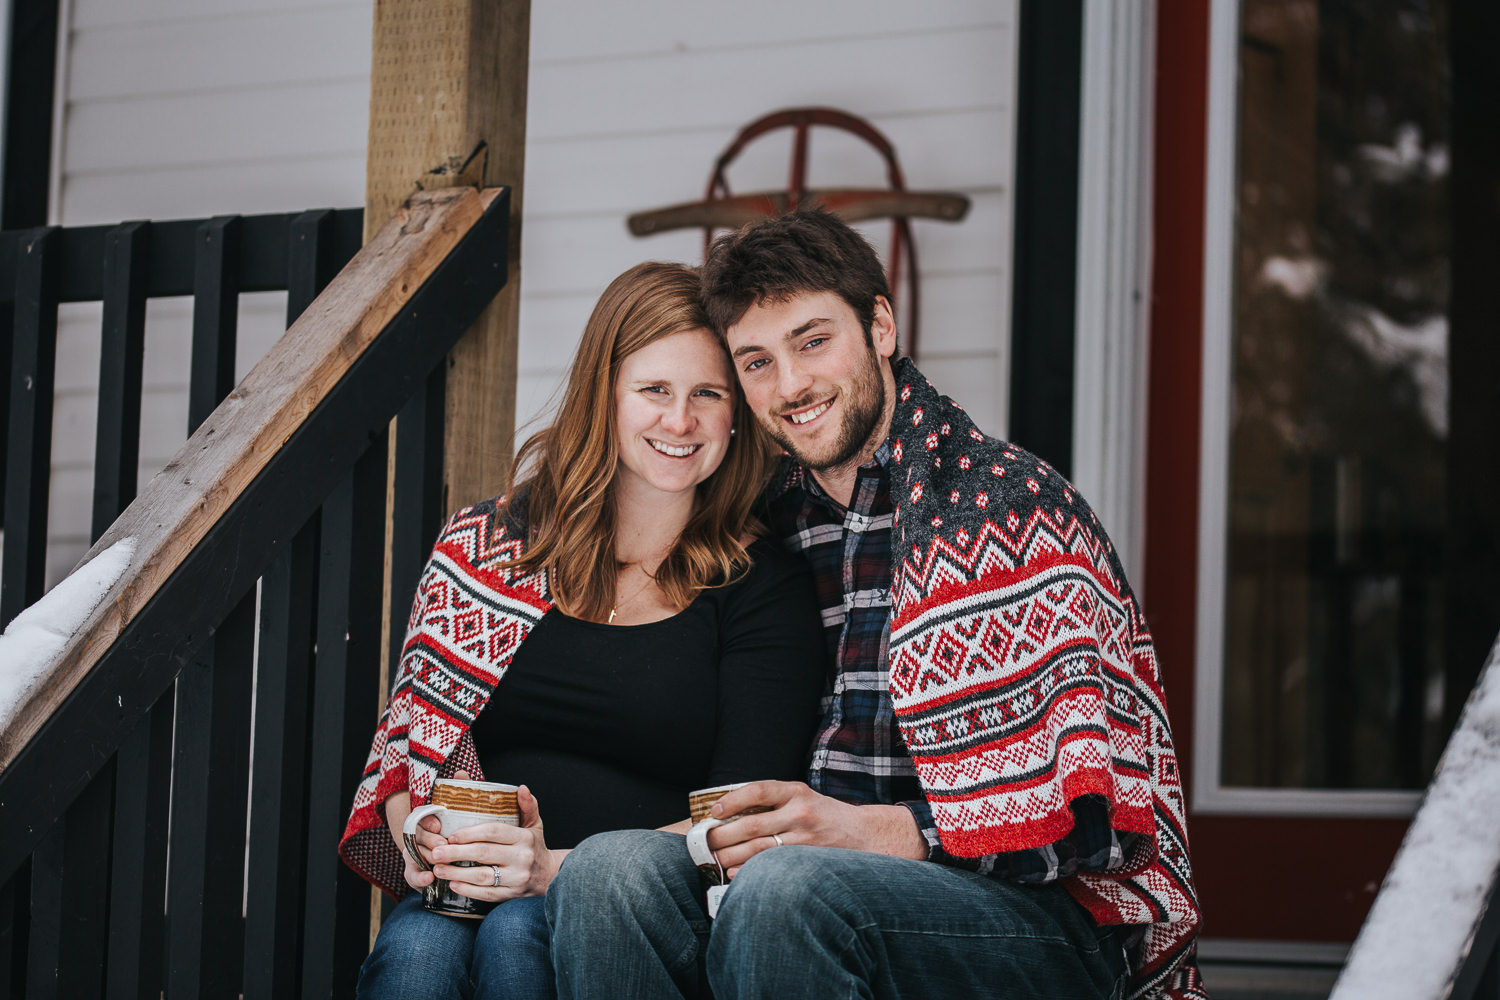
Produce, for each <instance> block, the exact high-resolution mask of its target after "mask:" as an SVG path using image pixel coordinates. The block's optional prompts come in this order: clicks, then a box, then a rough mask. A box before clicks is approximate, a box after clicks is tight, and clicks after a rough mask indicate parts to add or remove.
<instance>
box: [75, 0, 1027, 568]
mask: <svg viewBox="0 0 1500 1000" xmlns="http://www.w3.org/2000/svg"><path fill="white" fill-rule="evenodd" d="M371 23H372V3H371V0H352V2H351V0H295V2H294V0H72V4H71V11H70V24H69V30H68V31H67V32H66V44H65V48H64V53H63V55H64V60H65V63H64V80H65V88H66V94H65V101H66V103H65V105H64V108H63V114H62V117H61V123H62V127H61V129H60V130H59V136H58V139H57V143H58V154H59V170H58V176H57V183H56V185H55V188H56V189H55V190H54V192H53V213H52V214H53V218H54V219H55V220H56V221H58V222H60V223H61V224H64V225H86V224H98V223H108V222H116V221H120V220H123V219H138V218H151V219H165V218H185V217H197V216H210V215H218V214H225V213H232V212H238V213H247V214H248V213H259V212H280V211H296V210H300V209H304V208H313V207H348V206H355V205H359V204H361V203H362V202H363V199H364V162H365V145H366V135H367V127H368V117H369V113H368V105H369V96H368V86H369V56H370V31H371ZM1014 24H1015V3H1014V0H1007V2H999V3H997V2H994V0H941V2H934V3H925V4H911V3H908V2H904V0H877V2H866V3H861V4H859V5H851V4H843V3H812V4H809V3H806V2H805V0H766V2H758V3H755V4H702V3H694V2H692V0H642V2H636V3H631V4H619V3H611V2H608V0H537V2H535V3H534V4H533V7H532V55H531V68H532V72H531V80H530V84H529V108H528V114H529V120H528V123H527V124H528V144H527V176H526V191H525V219H524V229H523V233H522V239H523V243H522V295H521V326H522V335H521V342H520V384H519V386H518V401H517V416H518V423H521V424H523V425H524V424H525V422H527V421H528V420H534V419H535V418H536V417H537V416H538V415H539V414H542V413H544V412H545V409H546V407H547V405H548V402H549V400H550V398H551V397H552V395H553V393H554V391H555V389H556V387H557V385H558V383H559V381H560V379H561V377H562V376H563V374H564V372H565V368H566V365H567V362H568V359H569V357H570V356H571V354H572V351H573V349H574V346H575V345H576V342H577V338H578V336H579V334H580V332H581V330H582V327H583V323H584V321H585V319H586V318H587V316H588V312H589V310H590V308H591V307H592V305H593V302H594V299H595V298H596V297H597V295H598V294H599V292H600V291H601V290H602V289H603V287H604V286H605V285H606V284H607V283H608V282H609V281H610V279H612V278H613V277H614V276H615V275H616V274H618V273H619V272H620V271H622V270H624V269H625V268H626V267H629V266H630V265H632V264H634V263H635V262H637V261H639V260H641V259H644V258H648V257H655V258H662V259H674V260H686V261H693V262H696V261H697V260H698V259H699V257H700V256H701V250H702V238H701V234H700V233H698V232H680V233H670V234H663V235H658V236H653V237H650V238H647V239H636V238H633V237H631V236H630V235H629V233H628V232H627V230H626V228H625V217H626V216H627V215H629V214H630V213H632V212H636V211H641V210H643V209H649V208H656V207H661V206H663V205H666V204H670V203H674V202H681V201H690V200H693V199H696V198H698V197H701V195H702V193H703V188H704V186H705V184H706V182H707V179H708V172H709V170H710V168H711V166H712V163H713V160H714V159H715V157H717V155H718V154H719V152H720V151H721V150H722V149H723V147H724V146H725V145H726V144H727V143H728V142H729V141H730V139H731V138H732V137H733V136H734V134H735V133H736V132H737V131H738V130H739V129H740V128H741V127H742V126H743V125H745V124H746V123H748V122H749V121H750V120H752V119H754V118H756V117H758V116H760V115H762V114H765V113H767V112H770V111H773V110H776V109H778V108H782V107H787V106H793V105H827V106H832V107H838V108H841V109H843V110H847V111H850V112H853V113H855V114H858V115H861V116H863V117H866V118H868V119H869V120H870V121H871V122H873V123H874V124H875V126H876V127H877V128H879V129H880V130H882V131H883V132H884V133H885V134H886V135H887V136H888V137H889V138H890V139H891V140H892V142H893V143H894V144H895V146H896V148H897V151H898V153H899V155H900V156H901V160H902V166H903V168H904V170H905V173H906V177H907V181H908V184H909V185H910V186H911V187H913V188H916V189H925V190H955V191H960V192H963V193H966V194H968V195H970V196H971V197H972V198H973V199H974V208H973V210H972V212H971V214H970V217H969V218H968V219H967V220H966V221H965V222H963V223H962V224H959V225H956V226H954V225H947V224H943V223H937V222H918V223H916V239H917V244H918V250H919V253H920V260H921V263H922V265H923V288H922V292H923V316H922V323H923V330H922V353H923V356H924V358H925V359H926V361H925V362H924V367H925V368H926V369H927V371H928V373H929V374H930V375H932V376H933V378H934V380H935V381H937V382H938V384H939V385H940V386H941V387H942V388H943V389H945V390H946V391H948V392H950V393H951V394H952V395H954V396H955V397H956V398H958V399H959V400H960V401H962V402H963V403H964V405H965V406H966V407H967V408H968V409H969V410H970V411H971V412H972V413H973V414H974V415H975V416H976V418H977V419H978V420H979V422H980V423H981V425H983V426H986V427H988V428H990V429H993V430H996V431H1003V429H1004V426H1003V424H1004V421H1003V415H1004V412H1005V387H1004V383H1005V372H1006V370H1007V369H1006V361H1007V358H1006V349H1005V345H1006V343H1007V340H1008V335H1007V328H1008V313H1009V283H1010V279H1009V260H1010V196H1009V184H1010V178H1011V176H1012V162H1013V159H1014V157H1013V151H1012V136H1013V134H1014V116H1013V107H1012V104H1013V89H1014V84H1013V78H1014V46H1015V39H1014ZM812 143H813V144H812V162H811V170H810V174H811V177H810V179H811V182H812V183H813V184H815V185H825V186H826V185H841V186H842V185H847V186H883V185H884V183H885V176H884V167H883V164H882V163H881V161H880V160H879V158H878V157H877V156H876V155H875V154H874V152H873V150H870V149H869V148H868V147H866V146H865V145H864V144H863V143H862V142H860V141H859V140H856V139H854V138H852V137H848V136H844V135H841V134H837V133H832V132H828V131H827V130H824V129H819V130H816V131H815V132H814V133H813V139H812ZM788 165H789V139H788V138H787V136H786V135H778V136H771V137H767V138H765V139H762V140H761V141H759V142H758V143H756V144H754V145H752V146H751V147H750V148H749V149H748V150H747V151H746V152H745V153H744V154H743V155H742V157H741V159H740V160H739V161H738V162H737V163H736V164H735V166H734V167H733V168H732V169H731V172H730V183H731V185H732V187H733V188H734V189H735V190H737V191H751V190H760V189H776V188H781V187H783V186H784V185H785V182H786V174H787V169H788ZM865 228H866V231H867V232H868V233H869V235H870V236H871V238H872V240H874V241H875V242H876V245H877V246H882V247H883V245H884V243H885V241H886V239H887V235H888V233H889V226H888V225H886V224H870V225H868V226H867V227H865ZM283 302H284V298H283V297H281V296H255V297H250V296H247V297H246V301H245V302H244V303H242V308H241V317H240V350H239V356H238V362H237V367H238V369H239V370H240V372H241V373H243V372H244V371H245V370H247V369H248V367H249V365H250V364H253V362H254V360H255V359H256V358H258V357H259V354H260V353H261V352H262V351H263V350H264V349H265V347H266V346H268V345H269V343H271V342H272V340H274V338H275V337H276V336H277V335H278V334H279V331H280V328H281V323H282V316H281V313H282V309H283V308H284V306H283ZM98 315H99V310H98V307H97V306H77V307H68V309H67V310H65V313H64V316H63V318H62V322H61V325H60V328H59V366H58V401H57V420H56V425H57V435H56V437H57V440H56V443H55V449H54V458H55V468H54V474H53V483H52V486H53V491H52V492H53V501H52V507H51V514H50V516H51V518H52V522H51V523H52V533H53V538H52V541H53V546H52V551H50V552H49V569H48V578H49V582H50V581H52V580H55V579H56V578H58V577H59V576H60V575H61V573H62V572H64V571H66V569H67V568H68V567H70V566H71V565H72V563H73V562H74V561H75V560H76V559H77V557H78V555H79V554H81V552H82V551H83V548H84V545H85V543H86V537H85V536H86V534H87V530H88V523H87V522H88V509H89V499H90V496H91V493H92V483H91V469H92V462H93V435H94V427H93V421H94V403H93V394H94V392H95V388H96V386H97V367H98V345H97V336H98V334H97V331H98ZM148 317H149V332H148V345H147V353H146V376H145V384H146V391H145V396H144V401H143V414H142V426H143V434H144V437H145V440H144V441H143V446H142V473H141V475H142V481H143V482H144V480H145V479H146V478H149V476H150V475H151V474H152V472H153V471H154V470H155V469H157V468H160V466H161V464H162V462H163V461H165V459H166V458H167V457H169V456H170V455H171V454H172V452H173V451H174V450H175V448H176V447H177V446H178V445H180V443H181V441H182V439H183V437H184V436H185V432H186V426H185V425H186V414H187V404H186V382H187V357H188V341H189V329H190V321H191V305H190V303H189V301H188V300H185V299H183V300H165V301H153V302H152V303H151V304H150V306H149V312H148Z"/></svg>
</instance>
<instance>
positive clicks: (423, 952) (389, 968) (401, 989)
mask: <svg viewBox="0 0 1500 1000" xmlns="http://www.w3.org/2000/svg"><path fill="white" fill-rule="evenodd" d="M354 995H355V996H357V997H359V998H361V1000H552V998H553V997H555V996H556V995H557V994H556V991H554V990H553V988H552V963H551V960H550V958H549V955H548V951H547V921H546V918H545V917H544V916H543V914H542V898H541V897H540V896H527V897H523V898H521V899H513V900H510V901H509V902H506V903H501V904H500V905H499V906H497V907H495V908H494V909H493V910H491V911H490V913H489V915H488V916H486V917H485V918H484V919H483V920H471V919H468V918H463V917H445V916H443V915H442V914H440V913H433V912H431V911H429V910H424V909H423V908H422V897H421V895H420V894H418V893H412V894H411V895H409V896H407V897H406V898H405V899H403V900H402V901H401V902H400V903H399V904H398V905H397V906H396V908H395V909H394V910H392V911H391V915H390V916H389V917H387V918H386V919H385V922H384V923H382V924H381V925H380V935H379V936H378V937H377V938H376V939H375V947H374V948H372V949H371V950H370V956H369V957H368V958H366V959H365V964H364V965H362V966H360V970H359V985H358V986H357V987H355V994H354Z"/></svg>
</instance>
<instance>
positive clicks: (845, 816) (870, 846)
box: [708, 781, 927, 876]
mask: <svg viewBox="0 0 1500 1000" xmlns="http://www.w3.org/2000/svg"><path fill="white" fill-rule="evenodd" d="M754 806H763V807H766V808H768V809H770V810H771V811H770V812H763V813H755V814H754V815H750V816H741V817H739V818H738V819H735V820H732V821H731V822H729V823H726V824H724V825H723V826H719V827H715V828H714V829H712V830H710V831H709V833H708V846H709V847H710V848H711V849H712V850H713V852H714V854H715V855H716V856H717V857H718V859H719V863H720V864H721V865H723V866H724V869H725V871H726V872H727V873H728V874H729V875H731V876H733V875H734V874H735V872H736V871H738V869H739V867H740V866H741V865H743V864H744V863H745V862H746V861H749V860H750V859H751V858H753V857H754V856H755V855H757V854H759V853H760V852H761V851H764V850H766V849H767V848H771V847H777V846H780V845H782V844H813V845H817V846H820V847H844V848H848V849H850V850H855V851H869V852H871V853H873V854H889V855H892V856H894V857H898V858H912V859H914V860H925V859H926V857H927V841H926V839H925V838H924V837H923V836H922V832H921V831H920V830H919V829H917V821H916V819H915V818H914V817H913V816H912V814H911V810H910V809H907V808H906V807H905V806H895V805H867V806H855V805H850V804H849V803H847V802H840V801H839V800H838V799H834V798H830V797H828V796H827V795H822V794H819V793H818V792H815V791H813V790H812V789H811V788H809V787H807V785H805V784H803V783H802V782H800V781H753V782H751V783H750V784H748V785H746V786H745V787H744V788H737V789H735V790H734V791H732V792H730V793H729V794H727V795H725V796H724V797H723V798H722V799H720V800H719V801H718V802H715V803H714V807H713V810H712V815H713V816H715V817H717V818H723V817H725V816H733V815H735V814H736V813H739V812H743V811H744V810H746V809H749V808H752V807H754ZM778 837H779V838H780V844H778V842H777V838H778Z"/></svg>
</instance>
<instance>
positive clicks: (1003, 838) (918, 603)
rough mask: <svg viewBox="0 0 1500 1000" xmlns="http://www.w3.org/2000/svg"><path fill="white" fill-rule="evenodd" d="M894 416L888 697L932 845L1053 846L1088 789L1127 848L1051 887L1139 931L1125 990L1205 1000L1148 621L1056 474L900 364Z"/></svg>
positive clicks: (969, 849)
mask: <svg viewBox="0 0 1500 1000" xmlns="http://www.w3.org/2000/svg"><path fill="white" fill-rule="evenodd" d="M895 375H896V394H897V399H896V408H895V416H894V418H893V420H892V427H891V447H892V460H893V466H892V482H891V491H892V499H893V501H894V503H895V507H896V519H895V536H894V538H893V540H892V562H893V563H894V566H893V577H892V621H891V645H890V655H891V676H890V688H891V697H892V698H893V699H894V702H895V709H896V715H897V718H898V719H899V721H900V724H901V731H902V735H903V737H904V738H905V740H906V745H907V748H908V749H909V750H910V751H911V755H912V759H913V760H914V761H915V763H916V767H917V774H918V777H919V778H920V779H921V782H922V786H923V789H924V790H925V791H926V793H927V798H928V801H929V802H930V803H931V805H932V811H933V817H934V819H935V820H936V822H937V826H938V830H939V834H940V837H941V839H942V842H943V846H944V847H945V848H946V849H947V850H948V851H949V852H950V853H952V854H956V855H959V856H963V857H976V856H979V855H982V854H991V853H997V852H1002V851H1015V850H1024V849H1028V848H1034V847H1040V846H1044V845H1047V844H1052V843H1056V842H1057V841H1059V840H1061V839H1062V838H1063V837H1064V836H1066V835H1067V833H1068V832H1069V831H1070V830H1071V829H1072V827H1073V815H1072V811H1071V809H1070V807H1069V803H1070V802H1072V800H1074V799H1076V798H1078V797H1079V796H1081V795H1090V794H1093V795H1100V796H1103V797H1104V799H1105V800H1106V801H1107V802H1108V804H1109V807H1110V821H1111V825H1112V826H1113V827H1114V828H1115V829H1116V830H1118V831H1120V832H1122V833H1135V834H1144V836H1140V837H1135V838H1131V842H1132V843H1133V844H1134V845H1135V847H1134V849H1133V850H1131V851H1130V852H1129V854H1128V856H1127V857H1126V860H1125V866H1124V867H1123V868H1121V869H1120V870H1118V871H1113V872H1109V873H1107V874H1084V875H1078V876H1075V877H1071V878H1068V879H1067V880H1066V881H1065V884H1066V885H1067V887H1068V888H1069V890H1070V891H1071V892H1072V894H1073V896H1074V897H1075V898H1076V899H1077V900H1078V901H1079V902H1080V903H1082V904H1083V905H1084V906H1085V907H1087V908H1088V910H1089V911H1090V912H1091V913H1092V914H1093V915H1094V917H1095V919H1096V920H1097V921H1098V922H1099V923H1100V924H1112V925H1122V924H1136V925H1144V933H1143V934H1142V935H1141V937H1140V940H1139V942H1138V943H1137V944H1136V946H1135V948H1134V950H1133V953H1132V955H1131V970H1132V976H1131V991H1130V995H1131V996H1133V997H1136V996H1139V997H1156V996H1162V995H1166V996H1172V997H1204V996H1206V994H1205V993H1203V992H1202V987H1201V983H1200V982H1199V978H1198V970H1197V968H1196V965H1195V955H1196V939H1197V933H1198V923H1199V913H1198V901H1197V895H1196V893H1195V891H1194V889H1193V880H1192V871H1191V868H1190V866H1189V863H1188V850H1187V834H1186V828H1185V822H1184V820H1185V808H1184V804H1183V797H1182V789H1181V786H1180V782H1179V774H1178V770H1177V755H1176V753H1175V752H1174V751H1173V749H1172V737H1171V732H1170V730H1169V728H1168V725H1167V714H1166V701H1165V698H1164V696H1163V693H1162V687H1161V677H1160V674H1159V672H1158V670H1157V663H1156V654H1155V650H1154V647H1153V645H1152V642H1151V635H1150V633H1149V632H1148V630H1147V627H1146V621H1145V619H1144V617H1143V616H1142V614H1141V610H1140V608H1139V607H1138V606H1137V604H1136V600H1135V596H1134V594H1132V593H1131V590H1130V584H1129V583H1128V582H1127V581H1126V579H1125V573H1124V570H1123V568H1122V567H1121V564H1120V560H1119V558H1118V557H1117V556H1116V554H1115V552H1114V548H1113V546H1112V545H1111V544H1110V541H1109V537H1108V536H1107V535H1106V534H1105V532H1104V529H1103V528H1102V527H1101V526H1100V525H1099V522H1098V519H1097V518H1096V517H1095V516H1094V512H1093V511H1092V510H1091V509H1090V508H1089V506H1088V504H1087V503H1086V502H1085V501H1084V499H1083V497H1081V496H1080V495H1079V494H1078V491H1077V490H1076V489H1074V488H1073V486H1072V485H1071V484H1070V483H1068V482H1067V481H1066V480H1064V479H1063V477H1062V476H1061V475H1059V474H1058V473H1057V472H1056V471H1055V470H1053V469H1052V468H1050V467H1049V466H1048V465H1047V464H1046V463H1045V462H1043V461H1041V460H1040V459H1038V458H1037V457H1036V456H1035V455H1032V454H1030V453H1029V452H1027V451H1025V450H1023V449H1021V448H1018V447H1015V446H1013V445H1008V444H1006V443H1005V442H1003V441H997V440H995V439H993V438H989V437H986V436H985V435H984V434H983V433H981V432H980V431H979V429H978V428H977V427H975V426H974V422H973V421H972V420H971V419H970V418H969V417H968V415H967V414H965V413H964V411H963V409H962V408H961V407H959V406H958V404H956V403H954V402H953V401H952V400H951V399H948V398H947V397H945V396H941V395H939V394H938V392H937V391H936V390H935V389H934V388H933V387H932V385H931V383H929V382H928V381H927V380H926V379H925V378H924V377H923V376H922V374H921V373H920V372H918V371H917V369H916V367H915V366H914V365H913V364H912V363H911V362H910V361H909V360H905V359H903V360H901V361H898V362H897V363H896V366H895Z"/></svg>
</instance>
